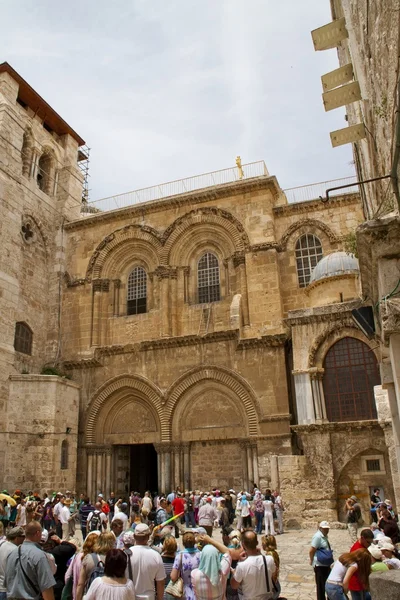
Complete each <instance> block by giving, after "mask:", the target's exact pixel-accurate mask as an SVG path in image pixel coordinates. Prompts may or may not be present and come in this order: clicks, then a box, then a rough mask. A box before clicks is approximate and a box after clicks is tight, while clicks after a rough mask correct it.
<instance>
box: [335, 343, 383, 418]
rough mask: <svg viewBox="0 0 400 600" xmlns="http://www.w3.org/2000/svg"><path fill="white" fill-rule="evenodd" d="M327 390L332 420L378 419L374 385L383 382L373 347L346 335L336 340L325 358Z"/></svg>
mask: <svg viewBox="0 0 400 600" xmlns="http://www.w3.org/2000/svg"><path fill="white" fill-rule="evenodd" d="M324 368H325V373H324V382H323V383H324V394H325V403H326V412H327V417H328V420H329V421H361V420H365V419H376V406H375V398H374V386H375V385H380V383H381V380H380V376H379V370H378V364H377V361H376V358H375V355H374V353H373V352H372V350H371V349H370V348H369V346H367V344H364V342H360V341H359V340H357V339H355V338H351V337H345V338H343V339H342V340H339V341H338V342H336V344H334V345H333V346H332V347H331V348H330V349H329V351H328V352H327V355H326V357H325V361H324Z"/></svg>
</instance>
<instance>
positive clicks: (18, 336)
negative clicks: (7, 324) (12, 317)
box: [14, 322, 33, 354]
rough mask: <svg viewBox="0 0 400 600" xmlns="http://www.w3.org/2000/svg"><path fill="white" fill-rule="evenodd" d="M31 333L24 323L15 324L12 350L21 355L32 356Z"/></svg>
mask: <svg viewBox="0 0 400 600" xmlns="http://www.w3.org/2000/svg"><path fill="white" fill-rule="evenodd" d="M32 342H33V333H32V329H31V328H30V327H29V325H27V324H26V323H23V322H19V323H16V324H15V334H14V348H15V350H16V351H17V352H22V353H23V354H32Z"/></svg>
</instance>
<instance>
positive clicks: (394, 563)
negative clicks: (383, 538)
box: [380, 542, 400, 569]
mask: <svg viewBox="0 0 400 600" xmlns="http://www.w3.org/2000/svg"><path fill="white" fill-rule="evenodd" d="M380 550H381V552H382V554H383V562H384V563H385V564H386V565H387V566H388V567H389V569H400V560H399V559H398V558H396V556H395V554H394V546H393V544H392V543H390V542H384V543H383V544H380Z"/></svg>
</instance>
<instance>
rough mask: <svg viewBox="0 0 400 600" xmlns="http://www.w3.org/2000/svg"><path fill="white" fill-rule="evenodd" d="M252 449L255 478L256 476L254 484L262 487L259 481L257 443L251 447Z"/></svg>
mask: <svg viewBox="0 0 400 600" xmlns="http://www.w3.org/2000/svg"><path fill="white" fill-rule="evenodd" d="M251 449H252V453H253V476H254V482H255V483H256V484H257V485H260V482H259V480H258V477H259V475H258V448H257V442H255V443H253V444H252V445H251Z"/></svg>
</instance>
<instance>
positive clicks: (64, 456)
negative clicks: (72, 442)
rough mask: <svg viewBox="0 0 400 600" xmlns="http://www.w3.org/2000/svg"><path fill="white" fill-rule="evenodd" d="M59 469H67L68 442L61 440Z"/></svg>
mask: <svg viewBox="0 0 400 600" xmlns="http://www.w3.org/2000/svg"><path fill="white" fill-rule="evenodd" d="M60 467H61V469H63V470H64V469H68V442H67V440H63V441H62V442H61V465H60Z"/></svg>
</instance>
